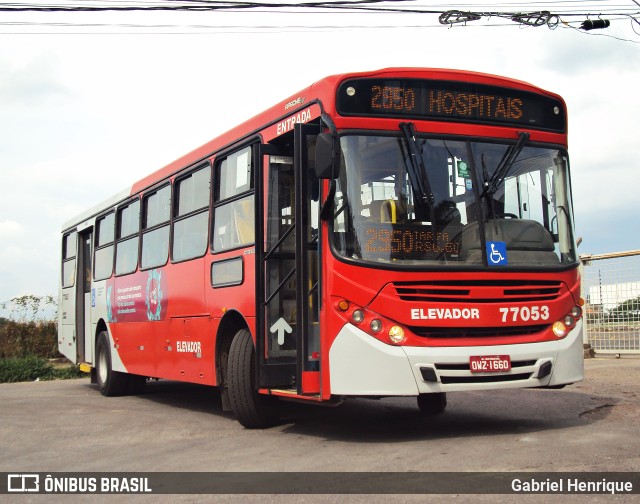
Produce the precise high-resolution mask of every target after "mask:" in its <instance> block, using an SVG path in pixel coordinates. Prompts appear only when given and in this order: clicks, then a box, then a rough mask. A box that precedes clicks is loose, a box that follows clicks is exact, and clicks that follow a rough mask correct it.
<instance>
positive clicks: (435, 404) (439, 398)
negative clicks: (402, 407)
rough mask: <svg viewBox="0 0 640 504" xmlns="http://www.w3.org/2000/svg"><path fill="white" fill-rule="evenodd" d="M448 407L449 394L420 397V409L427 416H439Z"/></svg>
mask: <svg viewBox="0 0 640 504" xmlns="http://www.w3.org/2000/svg"><path fill="white" fill-rule="evenodd" d="M446 407H447V394H446V393H445V392H435V393H432V394H420V395H419V396H418V408H420V411H421V412H422V413H423V414H425V415H438V414H440V413H442V412H444V410H445V408H446Z"/></svg>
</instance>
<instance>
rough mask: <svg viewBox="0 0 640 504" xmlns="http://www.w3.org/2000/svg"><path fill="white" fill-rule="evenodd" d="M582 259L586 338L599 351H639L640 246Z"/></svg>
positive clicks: (587, 256) (585, 255)
mask: <svg viewBox="0 0 640 504" xmlns="http://www.w3.org/2000/svg"><path fill="white" fill-rule="evenodd" d="M580 260H581V262H582V296H583V297H584V298H585V300H586V305H585V321H586V340H587V342H588V343H589V344H590V345H591V348H593V349H594V350H595V352H596V353H612V354H624V353H640V250H633V251H629V252H617V253H612V254H598V255H588V254H584V255H582V256H580Z"/></svg>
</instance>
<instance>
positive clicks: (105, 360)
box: [96, 331, 129, 397]
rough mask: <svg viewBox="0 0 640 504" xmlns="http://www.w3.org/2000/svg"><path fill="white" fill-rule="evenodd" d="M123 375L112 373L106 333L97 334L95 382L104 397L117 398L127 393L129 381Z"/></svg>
mask: <svg viewBox="0 0 640 504" xmlns="http://www.w3.org/2000/svg"><path fill="white" fill-rule="evenodd" d="M127 378H128V377H127V375H126V374H125V373H119V372H118V371H114V370H113V368H112V367H111V345H110V344H109V335H108V334H107V332H106V331H102V332H101V333H100V334H98V341H97V343H96V382H97V384H98V389H100V393H101V394H102V395H104V396H109V397H111V396H118V395H123V394H125V393H126V392H127V386H128V384H129V383H128V382H129V380H128V379H127Z"/></svg>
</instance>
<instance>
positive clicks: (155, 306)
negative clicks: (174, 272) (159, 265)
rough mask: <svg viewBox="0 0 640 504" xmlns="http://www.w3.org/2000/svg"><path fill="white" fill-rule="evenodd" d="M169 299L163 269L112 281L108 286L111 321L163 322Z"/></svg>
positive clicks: (109, 317)
mask: <svg viewBox="0 0 640 504" xmlns="http://www.w3.org/2000/svg"><path fill="white" fill-rule="evenodd" d="M168 299H169V298H168V296H167V280H166V274H165V272H163V271H162V270H161V269H152V270H148V271H139V272H137V273H134V274H133V275H128V276H124V277H117V278H115V279H114V278H112V279H110V280H109V281H108V282H107V300H106V301H107V318H108V321H109V322H147V321H154V320H163V319H164V318H165V316H166V313H167V303H168Z"/></svg>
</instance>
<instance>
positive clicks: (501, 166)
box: [480, 131, 531, 198]
mask: <svg viewBox="0 0 640 504" xmlns="http://www.w3.org/2000/svg"><path fill="white" fill-rule="evenodd" d="M530 136H531V135H529V133H527V132H526V131H521V132H520V135H519V136H518V141H517V143H516V144H515V145H511V146H510V147H509V148H508V149H507V150H506V151H505V153H504V156H502V159H501V160H500V162H499V163H498V166H497V167H496V171H495V172H493V175H492V176H491V178H490V179H489V180H485V182H484V191H482V194H481V195H480V198H483V197H484V196H487V195H489V196H491V195H493V194H494V193H495V192H496V191H497V190H498V187H499V186H500V184H502V181H503V180H504V178H505V177H506V175H507V172H508V171H509V168H511V166H512V165H513V163H514V162H515V160H516V158H517V157H518V156H519V155H520V152H522V149H524V144H525V143H526V142H527V140H529V137H530ZM482 162H483V167H484V159H483V160H482Z"/></svg>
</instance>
